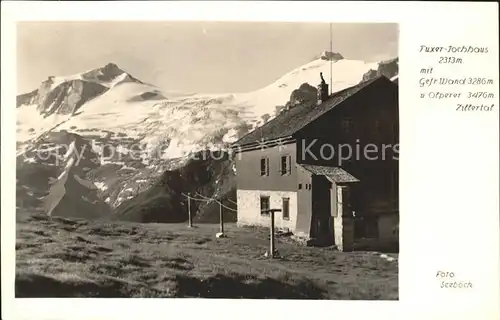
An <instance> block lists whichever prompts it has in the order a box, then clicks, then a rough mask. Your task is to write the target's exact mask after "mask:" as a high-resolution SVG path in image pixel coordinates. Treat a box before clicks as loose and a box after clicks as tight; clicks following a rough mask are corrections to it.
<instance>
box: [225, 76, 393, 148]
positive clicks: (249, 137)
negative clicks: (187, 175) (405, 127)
mask: <svg viewBox="0 0 500 320" xmlns="http://www.w3.org/2000/svg"><path fill="white" fill-rule="evenodd" d="M381 79H382V81H388V82H390V80H389V79H387V78H386V77H384V76H380V77H377V78H374V79H372V80H368V81H365V82H362V83H359V84H357V85H355V86H352V87H349V88H346V89H344V90H341V91H338V92H335V93H333V94H332V95H330V98H329V99H328V100H326V101H324V102H323V103H321V104H320V105H316V103H313V102H306V103H302V104H299V105H297V106H295V107H293V108H290V109H289V110H286V111H283V112H282V113H281V114H279V115H278V116H276V117H275V118H274V119H272V120H270V121H269V122H267V123H265V124H264V125H262V126H261V127H259V128H256V129H255V130H254V131H252V132H250V133H248V134H246V135H245V136H243V137H242V138H240V139H239V140H238V141H236V142H234V143H233V145H235V146H236V145H238V146H243V145H247V144H251V143H255V142H258V141H268V140H273V139H278V138H285V137H289V136H291V135H292V134H294V133H295V132H297V131H299V130H300V129H302V128H303V127H304V126H306V125H307V124H309V123H311V122H312V121H314V120H316V119H317V118H318V117H320V116H321V115H323V114H324V113H326V112H328V111H330V110H331V109H333V108H334V107H336V106H338V105H339V104H341V103H342V102H344V101H345V100H347V99H349V98H350V97H352V96H353V95H355V94H356V93H357V92H359V91H361V90H362V89H364V88H366V87H367V86H369V85H370V84H372V83H374V82H376V81H379V80H381Z"/></svg>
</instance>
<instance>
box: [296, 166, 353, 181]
mask: <svg viewBox="0 0 500 320" xmlns="http://www.w3.org/2000/svg"><path fill="white" fill-rule="evenodd" d="M299 166H301V167H302V168H304V169H306V170H307V171H309V172H311V173H312V174H315V175H321V176H325V177H327V178H328V179H331V180H333V182H336V183H346V182H359V180H358V179H357V178H356V177H354V176H353V175H351V174H349V173H348V172H347V171H345V170H344V169H342V168H339V167H327V166H316V165H311V164H299Z"/></svg>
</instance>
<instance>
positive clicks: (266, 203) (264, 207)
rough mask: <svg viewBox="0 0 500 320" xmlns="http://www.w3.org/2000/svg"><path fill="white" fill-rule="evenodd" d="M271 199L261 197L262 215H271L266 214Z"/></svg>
mask: <svg viewBox="0 0 500 320" xmlns="http://www.w3.org/2000/svg"><path fill="white" fill-rule="evenodd" d="M269 208H270V207H269V197H267V196H261V197H260V214H261V215H269V212H265V211H266V210H269Z"/></svg>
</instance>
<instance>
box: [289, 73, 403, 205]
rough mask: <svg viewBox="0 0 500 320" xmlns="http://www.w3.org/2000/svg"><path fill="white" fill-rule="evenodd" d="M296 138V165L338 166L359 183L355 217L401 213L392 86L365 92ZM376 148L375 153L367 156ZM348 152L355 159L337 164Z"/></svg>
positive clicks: (378, 85)
mask: <svg viewBox="0 0 500 320" xmlns="http://www.w3.org/2000/svg"><path fill="white" fill-rule="evenodd" d="M346 119H351V120H352V126H351V129H350V130H345V128H344V126H343V123H344V121H345V120H346ZM295 138H296V141H297V142H296V144H297V149H296V150H297V155H296V158H297V162H298V163H300V164H316V165H326V166H340V167H342V168H344V169H345V170H346V171H347V172H349V173H351V174H352V175H354V176H355V177H356V178H358V179H359V180H360V182H359V183H357V184H356V185H355V186H353V191H354V193H353V196H352V203H353V206H354V209H355V210H356V212H359V213H360V214H361V213H364V212H366V213H369V212H373V211H380V210H384V211H386V210H392V209H397V203H398V192H397V190H398V187H399V183H398V179H399V177H398V160H397V153H394V149H393V147H394V146H396V145H398V144H399V111H398V88H397V86H394V85H393V84H390V81H388V82H385V81H379V82H376V83H374V84H372V85H371V86H370V87H367V88H365V89H364V90H363V91H362V92H360V93H359V94H357V95H354V96H353V97H351V98H349V99H348V100H346V101H345V102H344V103H342V104H340V105H338V106H336V107H335V108H333V109H332V110H330V111H329V112H327V113H325V114H324V115H322V116H321V117H320V118H318V119H317V120H315V121H313V122H311V123H310V124H308V125H307V126H305V127H304V128H303V129H302V130H301V131H300V132H298V133H297V134H296V135H295ZM311 145H312V147H311V148H307V147H308V146H311ZM342 145H347V146H345V147H342ZM368 145H369V146H370V147H369V149H365V148H366V147H367V146H368ZM373 146H376V149H377V151H376V152H370V153H368V154H365V152H364V150H373ZM332 147H333V148H332ZM349 148H350V150H351V151H352V157H351V159H350V160H347V159H339V155H340V154H341V152H342V155H344V156H347V155H348V149H349ZM332 149H333V150H332ZM306 150H309V151H310V152H306ZM321 150H323V153H322V152H321ZM396 150H397V147H396ZM332 151H333V156H331V155H332ZM322 155H323V157H322ZM369 157H376V159H375V160H374V159H373V158H371V159H370V158H369ZM395 157H396V159H395ZM375 207H377V208H383V209H376V208H375ZM391 207H392V209H391Z"/></svg>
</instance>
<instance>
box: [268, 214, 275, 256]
mask: <svg viewBox="0 0 500 320" xmlns="http://www.w3.org/2000/svg"><path fill="white" fill-rule="evenodd" d="M270 231H271V234H270V242H269V251H270V252H269V253H270V254H271V258H274V211H273V210H271V228H270Z"/></svg>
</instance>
